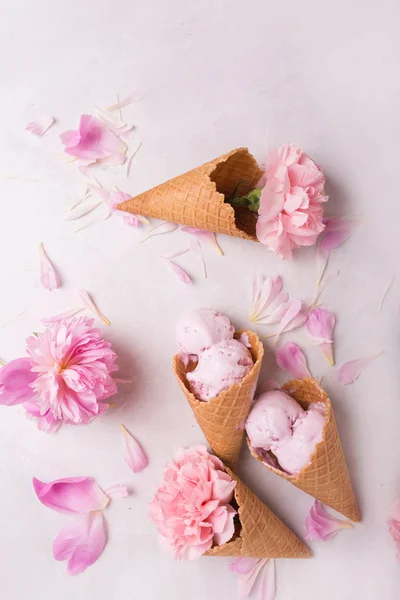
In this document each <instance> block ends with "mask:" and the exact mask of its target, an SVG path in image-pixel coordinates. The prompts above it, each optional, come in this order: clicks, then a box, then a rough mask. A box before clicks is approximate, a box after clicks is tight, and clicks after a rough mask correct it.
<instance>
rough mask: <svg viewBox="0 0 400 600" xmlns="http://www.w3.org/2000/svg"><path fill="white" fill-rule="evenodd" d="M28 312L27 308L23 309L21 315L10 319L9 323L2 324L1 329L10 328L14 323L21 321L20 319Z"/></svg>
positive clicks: (18, 314)
mask: <svg viewBox="0 0 400 600" xmlns="http://www.w3.org/2000/svg"><path fill="white" fill-rule="evenodd" d="M26 311H27V308H23V309H22V310H21V311H20V312H19V313H17V314H16V315H15V316H14V317H11V319H9V320H8V321H6V322H5V323H2V324H1V325H0V327H1V328H2V329H4V328H5V327H8V325H11V323H14V321H16V320H17V319H19V318H20V317H21V316H22V315H23V314H24V312H26Z"/></svg>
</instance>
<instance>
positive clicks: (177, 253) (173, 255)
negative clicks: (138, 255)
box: [161, 248, 190, 260]
mask: <svg viewBox="0 0 400 600" xmlns="http://www.w3.org/2000/svg"><path fill="white" fill-rule="evenodd" d="M189 251H190V248H181V250H176V251H175V252H171V254H167V255H165V256H162V257H161V258H163V259H164V260H171V259H172V258H177V257H178V256H182V254H187V252H189Z"/></svg>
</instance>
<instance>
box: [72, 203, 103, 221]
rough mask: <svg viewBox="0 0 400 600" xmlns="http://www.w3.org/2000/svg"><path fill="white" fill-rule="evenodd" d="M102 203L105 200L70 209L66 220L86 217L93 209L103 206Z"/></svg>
mask: <svg viewBox="0 0 400 600" xmlns="http://www.w3.org/2000/svg"><path fill="white" fill-rule="evenodd" d="M102 204H103V200H100V202H96V203H95V204H89V206H79V207H77V208H78V210H76V209H73V210H69V211H68V212H66V213H65V215H64V220H65V221H76V220H77V219H81V218H82V217H85V216H86V215H88V214H89V213H91V212H92V211H93V210H95V209H96V208H98V207H99V206H101V205H102Z"/></svg>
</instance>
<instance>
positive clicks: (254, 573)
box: [229, 557, 276, 600]
mask: <svg viewBox="0 0 400 600" xmlns="http://www.w3.org/2000/svg"><path fill="white" fill-rule="evenodd" d="M229 570H230V571H231V572H234V573H238V574H239V597H240V598H241V599H243V600H245V599H246V598H250V597H252V598H253V597H254V598H258V600H274V599H275V595H276V580H275V561H274V559H271V558H246V557H240V558H236V559H235V560H234V561H233V562H231V564H230V565H229ZM255 590H258V594H257V596H255V595H253V594H254V591H255Z"/></svg>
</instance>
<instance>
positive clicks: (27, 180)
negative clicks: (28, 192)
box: [0, 175, 40, 183]
mask: <svg viewBox="0 0 400 600" xmlns="http://www.w3.org/2000/svg"><path fill="white" fill-rule="evenodd" d="M0 179H11V180H13V181H22V182H24V183H39V181H40V179H35V178H34V177H25V176H24V175H0Z"/></svg>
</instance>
